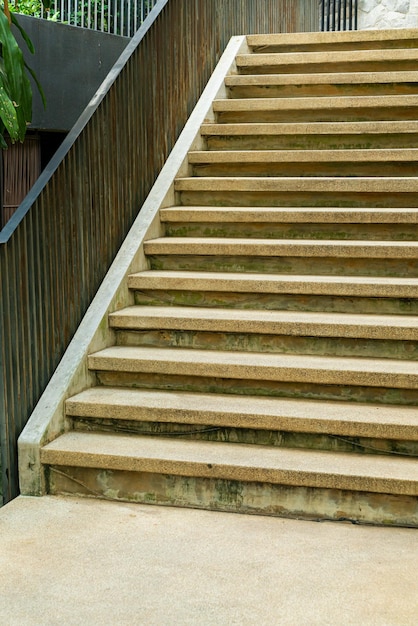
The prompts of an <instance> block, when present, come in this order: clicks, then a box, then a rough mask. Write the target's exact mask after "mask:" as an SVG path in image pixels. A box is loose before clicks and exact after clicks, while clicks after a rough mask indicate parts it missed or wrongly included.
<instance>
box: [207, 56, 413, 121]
mask: <svg viewBox="0 0 418 626" xmlns="http://www.w3.org/2000/svg"><path fill="white" fill-rule="evenodd" d="M417 57H418V50H417ZM417 105H418V102H417V96H416V95H415V94H400V95H392V96H391V95H389V96H382V95H379V96H323V97H321V98H320V97H318V96H311V97H307V96H300V97H296V98H295V97H293V98H291V97H283V98H229V99H227V98H225V99H219V100H214V101H213V110H214V111H215V112H217V113H219V112H224V111H225V112H226V111H279V110H285V111H287V110H289V111H298V110H306V109H307V110H310V111H312V110H317V109H320V110H322V109H324V110H325V109H350V108H375V107H379V108H381V109H382V108H384V107H416V106H417Z"/></svg>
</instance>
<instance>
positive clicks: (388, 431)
mask: <svg viewBox="0 0 418 626" xmlns="http://www.w3.org/2000/svg"><path fill="white" fill-rule="evenodd" d="M66 414H67V416H69V417H83V418H92V419H94V418H97V419H112V420H123V421H149V422H154V421H155V422H167V423H170V422H171V423H178V424H197V425H200V426H202V425H214V426H224V427H231V428H250V429H253V428H256V429H265V430H284V431H289V432H293V431H295V432H306V433H324V434H329V433H332V434H339V435H345V436H352V437H373V438H376V439H377V438H381V439H393V440H396V439H400V440H405V441H406V440H410V441H418V409H417V408H416V407H404V406H383V405H373V404H362V403H348V402H323V401H316V400H292V399H288V398H263V397H257V396H236V395H235V396H231V395H225V394H198V393H186V392H173V391H170V392H164V391H154V390H152V391H148V390H142V389H122V388H109V387H93V388H91V389H87V390H86V391H83V392H82V393H80V394H78V395H76V396H73V397H72V398H70V399H69V400H67V401H66Z"/></svg>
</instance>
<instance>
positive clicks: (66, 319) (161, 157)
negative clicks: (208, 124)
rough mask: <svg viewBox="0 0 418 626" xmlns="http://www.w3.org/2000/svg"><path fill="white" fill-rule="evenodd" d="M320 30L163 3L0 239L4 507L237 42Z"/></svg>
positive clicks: (171, 0)
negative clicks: (48, 400) (59, 382)
mask: <svg viewBox="0 0 418 626" xmlns="http://www.w3.org/2000/svg"><path fill="white" fill-rule="evenodd" d="M318 25H319V10H318V3H317V1H316V0H312V2H309V3H308V5H307V0H280V1H279V0H263V1H262V2H258V1H257V2H255V1H254V0H187V2H185V1H184V0H159V1H158V2H157V4H156V6H155V7H154V9H153V10H152V11H151V13H150V14H149V16H148V17H147V19H146V20H145V22H144V24H143V25H142V27H141V28H140V29H139V31H138V32H137V33H136V34H135V36H134V37H133V39H132V40H131V41H130V42H129V44H128V46H127V47H126V48H125V50H124V52H123V53H122V55H121V57H120V59H119V61H118V62H117V63H116V65H115V66H114V68H113V70H112V71H111V72H110V74H109V75H108V77H107V79H106V80H105V82H104V83H103V85H102V86H101V88H100V89H99V91H98V92H97V94H96V95H95V97H94V98H93V100H92V101H91V102H90V104H89V106H88V107H87V108H86V110H85V111H84V112H83V114H82V116H81V117H80V119H79V120H78V122H77V123H76V125H75V126H74V128H73V129H72V130H71V131H70V133H69V134H68V136H67V137H66V139H65V140H64V142H63V143H62V145H61V146H60V148H59V150H58V151H57V153H56V154H55V156H54V157H53V159H52V160H51V162H50V163H49V165H48V166H47V168H46V169H45V170H44V172H43V173H42V174H41V176H40V178H39V179H38V181H37V183H36V184H35V185H34V187H33V188H32V190H31V192H30V193H29V195H28V196H27V197H26V198H25V200H24V201H23V202H22V204H21V205H20V207H19V208H18V210H17V211H16V212H15V213H14V215H13V216H12V218H11V219H10V221H9V222H8V223H7V224H6V226H5V228H4V229H3V231H1V232H0V368H1V372H2V377H1V379H0V435H1V448H2V473H3V494H4V499H5V500H8V499H10V498H12V497H14V496H15V495H16V494H17V493H18V473H17V450H16V442H17V438H18V436H19V435H20V433H21V431H22V429H23V427H24V426H25V424H26V422H27V420H28V417H29V415H30V414H31V412H32V410H33V408H34V406H35V405H36V403H37V401H38V399H39V398H40V396H41V394H42V392H43V390H44V389H45V387H46V385H47V383H48V380H49V379H50V377H51V375H52V373H53V372H54V370H55V368H56V367H57V365H58V363H59V361H60V359H61V357H62V355H63V353H64V351H65V349H66V347H67V346H68V344H69V342H70V340H71V338H72V336H73V334H74V332H75V330H76V329H77V326H78V325H79V323H80V321H81V319H82V317H83V315H84V313H85V311H86V309H87V307H88V305H89V303H90V302H91V300H92V298H93V296H94V294H95V292H96V291H97V289H98V287H99V285H100V283H101V282H102V280H103V278H104V276H105V274H106V271H107V270H108V268H109V267H110V265H111V263H112V260H113V259H114V257H115V255H116V252H117V250H118V249H119V247H120V245H121V243H122V241H123V240H124V238H125V236H126V234H127V232H128V230H129V228H130V226H131V224H132V223H133V221H134V219H135V217H136V215H137V214H138V211H139V210H140V208H141V205H142V204H143V202H144V200H145V198H146V197H147V195H148V193H149V190H150V189H151V187H152V185H153V183H154V182H155V179H156V177H157V175H158V173H159V171H160V170H161V167H162V165H163V164H164V162H165V160H166V158H167V156H168V154H169V153H170V151H171V149H172V147H173V145H174V143H175V141H176V139H177V138H178V136H179V134H180V132H181V130H182V128H183V126H184V124H185V122H186V121H187V118H188V117H189V115H190V113H191V111H192V109H193V108H194V106H195V104H196V102H197V100H198V99H199V96H200V94H201V92H202V90H203V88H204V86H205V84H206V83H207V81H208V79H209V77H210V75H211V74H212V72H213V69H214V67H215V65H216V63H217V62H218V60H219V58H220V56H221V54H222V52H223V50H224V49H225V47H226V44H227V43H228V41H229V39H230V37H231V36H233V35H240V34H245V33H257V32H258V33H274V32H292V31H293V32H296V31H299V32H300V31H312V30H317V29H318Z"/></svg>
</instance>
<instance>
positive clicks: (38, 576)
mask: <svg viewBox="0 0 418 626" xmlns="http://www.w3.org/2000/svg"><path fill="white" fill-rule="evenodd" d="M0 537H1V545H0V624H1V626H15V625H16V626H17V625H18V626H55V625H58V624H60V625H65V626H66V625H71V626H73V625H74V626H75V625H83V626H90V625H93V626H96V625H125V624H129V625H135V624H138V625H141V626H142V625H147V626H148V625H150V626H151V625H152V626H154V625H155V626H171V625H189V624H190V625H202V626H209V625H218V624H219V625H228V626H229V625H239V626H241V625H252V624H257V625H258V626H260V625H261V626H264V625H276V624H285V625H295V626H300V625H305V624H306V625H309V626H311V625H314V624H318V625H328V624H329V625H332V626H335V625H337V624H343V625H344V626H345V625H351V624H353V625H356V626H359V625H361V626H371V625H373V626H386V625H388V626H392V625H402V626H415V625H416V624H418V576H417V563H418V531H417V530H413V529H406V528H403V529H402V528H378V527H371V526H354V525H351V524H347V523H328V522H323V523H317V522H307V521H298V520H287V519H279V518H271V517H258V516H248V515H235V514H228V513H226V514H225V513H215V512H209V511H197V510H191V509H174V508H168V507H167V508H166V507H157V506H142V505H133V504H124V503H116V502H108V501H97V500H89V499H84V500H83V499H76V498H74V499H69V498H59V497H51V496H49V497H43V498H32V497H20V498H18V499H16V500H14V501H13V502H11V503H10V504H8V505H7V506H5V507H4V508H2V509H1V510H0Z"/></svg>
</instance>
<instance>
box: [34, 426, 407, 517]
mask: <svg viewBox="0 0 418 626" xmlns="http://www.w3.org/2000/svg"><path fill="white" fill-rule="evenodd" d="M41 459H42V462H43V463H44V464H46V465H48V466H49V470H48V472H47V475H48V488H49V492H50V493H73V494H77V495H96V496H99V497H105V498H111V499H116V500H124V501H131V502H132V501H134V502H143V503H154V504H166V505H173V506H190V507H195V508H207V509H215V510H223V511H234V512H241V513H258V514H267V515H279V516H292V517H303V518H317V519H334V520H341V519H345V520H351V521H353V522H363V523H374V524H391V525H406V526H418V497H417V496H418V464H417V463H416V461H414V460H412V459H405V458H392V457H379V458H376V457H373V458H368V457H365V456H362V455H354V454H338V455H336V454H334V453H330V452H318V451H312V450H288V449H285V450H283V449H280V450H277V448H270V447H261V446H251V445H241V444H225V443H221V444H219V443H212V442H195V441H181V440H180V441H172V440H168V439H164V438H159V437H132V436H126V435H113V434H103V433H78V432H70V433H67V434H65V435H63V436H62V437H60V438H58V439H56V440H55V441H53V442H52V443H50V444H48V445H47V446H46V447H45V448H43V450H42V453H41Z"/></svg>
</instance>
